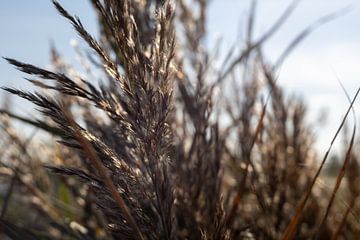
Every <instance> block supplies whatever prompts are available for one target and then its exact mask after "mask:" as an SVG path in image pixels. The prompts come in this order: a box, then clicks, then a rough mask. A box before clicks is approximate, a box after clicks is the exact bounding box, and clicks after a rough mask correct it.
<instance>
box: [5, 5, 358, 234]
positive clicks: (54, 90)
mask: <svg viewBox="0 0 360 240" xmlns="http://www.w3.org/2000/svg"><path fill="white" fill-rule="evenodd" d="M297 2H298V1H294V2H293V3H291V4H290V5H289V7H288V8H287V9H286V10H285V12H284V13H283V14H282V15H281V16H280V17H279V20H278V21H277V22H275V23H274V24H273V25H272V26H269V31H267V32H265V34H264V35H263V36H262V37H260V38H259V39H255V40H254V39H253V37H252V31H253V22H254V19H255V10H256V7H255V6H256V2H255V1H254V3H253V5H252V8H251V10H250V12H251V14H250V16H249V19H248V26H247V29H245V30H244V31H245V32H246V36H247V39H245V40H244V42H243V47H242V49H241V51H239V52H237V51H234V50H233V49H232V50H231V51H230V53H229V54H228V55H227V57H226V61H225V62H223V63H221V64H215V63H214V62H215V59H216V57H217V49H210V50H208V49H206V48H205V47H204V38H205V36H206V17H207V16H206V9H207V7H208V2H207V1H206V0H192V1H185V0H177V1H175V4H174V3H172V2H168V1H162V0H147V1H145V0H139V1H130V0H125V1H116V0H109V1H101V0H91V3H92V5H93V7H94V9H95V10H96V12H97V15H98V19H99V26H100V29H101V34H100V37H98V38H95V37H93V36H92V35H91V34H89V33H88V32H87V30H86V29H85V28H84V26H83V25H82V23H81V21H80V19H78V18H77V17H75V16H73V15H71V14H70V13H68V12H67V11H66V10H65V9H63V8H62V7H61V5H60V4H59V3H57V2H56V1H54V5H55V7H56V8H57V10H58V11H59V13H60V14H61V15H63V16H64V17H65V18H66V19H67V20H69V21H70V23H71V24H72V25H73V27H74V29H75V30H76V31H77V33H78V34H79V35H80V36H81V37H82V39H83V40H84V42H86V43H87V44H88V47H89V48H90V49H91V50H92V52H90V53H89V52H85V51H81V50H79V54H82V55H81V56H82V63H83V64H84V66H85V69H86V73H87V74H86V76H84V75H81V74H77V73H76V71H75V70H74V69H73V68H71V67H70V66H69V65H68V64H66V63H65V62H64V61H63V59H62V57H61V56H60V54H59V53H58V52H57V51H56V50H55V49H52V52H51V59H52V66H53V68H52V69H51V71H50V70H46V69H43V68H40V67H37V66H33V65H31V64H27V63H22V62H19V61H17V60H13V59H7V61H8V62H9V63H10V64H12V65H14V66H15V67H16V68H17V69H19V70H20V71H22V72H24V73H26V74H28V75H29V76H28V77H27V78H26V79H27V80H28V81H30V82H32V83H33V84H34V85H35V86H36V87H37V88H38V89H39V90H38V91H35V92H27V91H22V90H17V89H12V88H6V87H4V90H6V91H7V92H10V93H12V94H15V95H18V96H20V97H22V98H25V99H27V100H28V101H30V102H32V103H33V104H35V105H36V108H37V110H38V111H40V112H41V114H42V117H41V118H39V119H35V118H31V117H27V116H19V115H16V114H14V113H13V111H12V110H11V108H10V106H9V105H6V106H4V107H3V108H2V109H1V115H0V116H1V134H2V136H4V137H2V138H1V143H0V156H1V161H0V164H1V167H0V178H1V189H0V203H1V205H0V206H1V208H0V211H1V212H0V214H1V215H0V230H1V234H3V235H2V237H4V238H5V239H6V238H7V237H8V238H10V239H14V240H17V239H22V240H23V239H29V240H31V239H82V240H90V239H209V240H210V239H214V240H215V239H357V237H358V236H360V224H359V213H360V212H359V204H360V200H359V198H358V195H359V187H358V185H357V184H356V183H357V182H358V180H359V174H360V168H359V166H358V161H357V157H356V155H355V154H354V153H353V151H352V147H353V145H354V138H355V127H354V131H353V134H352V137H351V136H350V137H351V141H350V142H349V143H348V144H347V145H346V147H345V148H347V151H346V152H345V153H344V156H343V159H342V164H341V169H338V170H337V174H336V176H335V178H334V179H336V180H335V183H334V184H333V185H334V187H333V185H330V187H331V188H332V187H333V189H332V190H330V191H329V190H327V189H324V188H322V187H320V186H319V185H318V184H316V183H317V181H318V180H319V174H320V172H321V171H322V168H323V166H324V163H325V162H326V160H327V158H328V153H327V154H326V155H325V157H324V158H323V159H321V158H320V159H319V154H315V150H314V148H313V145H314V139H313V133H312V129H311V128H310V126H309V125H308V124H307V122H306V121H305V115H306V107H305V106H304V104H303V103H302V102H301V100H299V99H297V98H291V97H288V96H287V95H286V94H284V92H283V90H282V89H281V88H280V87H279V86H278V85H277V84H276V70H277V68H278V67H279V66H280V65H281V62H282V61H283V60H284V59H285V58H286V56H287V55H288V54H289V52H290V51H291V50H292V49H293V48H294V47H295V46H296V45H297V44H298V43H299V42H300V41H301V40H302V39H303V38H304V37H306V36H307V35H308V34H309V33H310V32H311V31H312V30H313V29H314V28H315V27H317V26H318V25H320V24H323V23H325V22H327V21H329V20H331V19H333V18H334V17H336V16H337V14H338V13H336V14H331V15H328V16H325V17H323V18H320V19H319V21H318V22H316V23H314V25H311V26H309V27H308V28H306V29H305V30H304V31H302V32H300V34H299V35H297V36H295V38H294V41H293V42H291V43H290V44H289V46H288V47H285V48H284V49H285V51H284V54H283V55H282V56H281V58H280V59H279V61H277V62H276V63H275V64H270V63H268V62H267V61H266V59H265V58H264V56H263V55H262V52H261V47H262V45H263V43H264V42H265V41H266V40H267V39H269V38H270V37H271V36H272V35H273V34H274V33H275V32H276V31H277V30H278V29H279V28H280V27H281V25H282V24H283V23H284V22H285V21H286V19H287V17H288V16H289V15H290V13H291V12H292V11H293V10H294V9H295V7H296V4H297ZM175 5H176V7H175ZM192 9H195V10H192ZM237 44H239V43H237ZM99 76H100V77H99ZM97 79H101V80H100V81H98V80H97ZM355 99H356V96H355V97H354V100H355ZM354 100H351V99H350V101H352V102H351V105H350V107H349V109H348V110H347V113H346V115H345V117H344V120H343V122H342V123H341V125H340V126H339V129H338V131H337V132H336V134H335V136H334V139H335V138H336V137H337V136H338V135H339V132H340V130H341V129H342V128H343V125H344V122H345V120H346V118H347V115H348V114H349V112H350V113H351V107H352V103H353V101H354ZM15 121H20V122H22V124H28V125H32V126H34V127H35V129H38V130H41V131H43V132H47V133H49V134H48V135H46V136H44V135H42V138H44V139H46V142H44V141H39V140H40V139H38V138H35V139H33V138H32V136H30V137H29V136H27V137H24V136H25V135H26V134H24V133H23V132H21V130H20V129H16V128H14V122H15ZM36 136H38V135H36ZM330 141H331V139H329V143H330ZM332 143H333V141H331V145H330V148H329V151H330V150H331V146H332ZM320 156H321V155H320ZM321 160H322V162H321ZM319 163H321V166H318V165H319ZM340 185H341V188H340ZM339 189H341V191H340V190H339ZM0 237H1V235H0Z"/></svg>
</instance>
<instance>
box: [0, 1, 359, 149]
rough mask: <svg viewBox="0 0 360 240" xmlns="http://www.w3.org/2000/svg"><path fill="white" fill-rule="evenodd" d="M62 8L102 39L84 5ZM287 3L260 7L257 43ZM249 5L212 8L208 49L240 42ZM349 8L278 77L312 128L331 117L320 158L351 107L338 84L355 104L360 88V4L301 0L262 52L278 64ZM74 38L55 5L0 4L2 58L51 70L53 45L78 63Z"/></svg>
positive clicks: (9, 82)
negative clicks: (294, 43) (322, 21)
mask: <svg viewBox="0 0 360 240" xmlns="http://www.w3.org/2000/svg"><path fill="white" fill-rule="evenodd" d="M60 3H61V4H62V5H63V6H64V7H65V8H66V9H67V10H69V12H71V13H74V14H76V15H77V16H79V17H80V18H81V20H82V22H83V23H84V25H85V26H86V28H87V29H88V30H89V31H90V32H91V33H93V35H95V36H96V35H97V26H96V19H95V14H94V12H93V11H92V9H91V7H90V5H89V3H88V1H87V0H76V1H69V0H62V1H60ZM289 3H290V1H289V0H258V11H257V18H256V24H255V39H256V37H258V36H261V34H262V33H264V32H266V30H267V29H268V28H269V27H270V26H271V23H273V22H274V21H276V19H277V17H279V16H280V14H281V13H282V11H284V9H285V8H286V6H287V5H288V4H289ZM249 4H250V0H212V1H211V3H210V8H209V12H208V13H209V15H208V26H207V28H208V32H209V34H208V38H207V42H208V43H209V45H211V44H214V43H215V42H216V41H217V40H218V39H219V38H221V39H222V45H223V49H224V50H226V49H228V48H229V47H230V46H232V45H233V44H236V42H237V41H239V36H241V34H243V32H242V31H241V29H243V28H242V27H243V26H244V24H246V18H247V15H248V13H249ZM347 6H350V9H351V10H350V12H348V13H347V14H345V15H344V16H342V17H340V18H338V19H336V20H334V21H332V22H330V23H327V24H326V25H323V26H321V27H319V28H318V29H316V30H315V31H314V32H313V33H312V34H311V35H310V36H309V37H308V38H307V39H306V40H305V41H303V42H302V43H301V44H300V45H299V46H298V47H297V49H296V50H295V51H294V52H292V54H291V55H290V56H289V57H288V58H287V59H286V61H285V63H284V64H283V66H282V68H281V70H280V71H279V80H278V83H279V84H280V85H281V86H283V87H285V89H286V91H287V92H288V93H295V94H297V95H300V96H302V98H303V99H304V100H305V102H306V103H307V105H308V106H309V121H310V122H312V123H316V122H317V119H318V118H319V117H320V116H321V115H323V113H326V115H327V122H326V124H325V123H322V124H321V126H318V125H317V127H316V134H317V140H318V141H317V142H318V143H317V147H318V148H319V149H320V151H325V149H326V148H327V146H328V145H329V143H330V140H331V138H332V136H333V135H334V134H335V131H336V128H337V127H338V125H339V124H340V121H341V119H342V116H343V115H344V113H345V111H346V108H347V106H348V101H347V98H346V96H345V94H344V92H343V90H342V89H341V87H340V84H339V83H338V80H337V79H340V81H341V82H342V83H343V85H344V87H345V88H346V90H347V91H348V92H349V94H350V96H353V95H354V94H355V92H356V90H357V88H358V87H360V28H359V23H360V1H356V0H352V1H350V0H302V1H301V2H300V4H299V5H298V7H297V9H296V10H295V11H294V13H293V14H292V15H291V16H290V18H289V19H288V21H286V23H285V24H284V26H283V27H282V28H281V29H280V31H279V32H277V33H276V35H274V36H273V37H272V38H271V39H270V40H269V41H268V42H267V43H266V44H265V47H264V52H265V54H266V57H267V58H268V59H269V60H270V61H275V60H276V59H277V57H278V56H279V55H280V54H281V52H282V51H283V50H284V49H285V48H286V46H287V44H289V42H290V41H291V40H292V39H293V38H294V37H295V36H296V34H298V33H299V32H300V31H301V30H303V29H304V28H305V27H307V26H308V25H309V24H311V23H313V22H314V21H316V20H317V19H318V18H319V17H321V16H324V15H326V14H329V13H331V12H334V11H338V10H340V9H342V8H344V7H347ZM77 38H78V37H77V35H76V33H75V32H74V30H73V29H72V28H71V27H69V23H68V22H67V21H66V20H65V19H63V18H62V17H61V16H60V15H58V14H57V12H56V10H55V9H54V8H53V6H52V4H51V1H50V0H36V1H29V0H16V1H13V0H1V1H0V56H3V57H11V58H15V59H18V60H21V61H24V62H31V63H33V64H35V65H40V66H48V64H49V49H50V42H53V43H54V44H55V46H56V47H57V49H58V50H59V52H61V53H62V54H63V56H64V57H65V58H66V59H67V60H68V61H69V62H73V61H74V58H75V54H74V51H73V48H72V47H71V45H70V42H71V40H72V39H77ZM0 73H1V74H0V85H1V86H12V87H18V88H21V89H29V88H30V85H29V84H28V83H26V81H24V80H23V79H22V77H23V76H24V75H23V74H21V73H19V72H18V71H16V70H15V69H13V68H12V67H11V66H9V65H8V64H7V63H6V62H5V61H4V60H3V59H0ZM0 96H2V95H0ZM358 104H359V101H357V105H358ZM16 105H17V108H18V109H20V111H22V112H23V114H24V115H26V114H29V113H30V112H31V111H32V110H31V108H29V105H27V104H26V103H25V102H23V101H16ZM358 115H359V114H358ZM359 116H360V115H359Z"/></svg>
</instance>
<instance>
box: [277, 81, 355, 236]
mask: <svg viewBox="0 0 360 240" xmlns="http://www.w3.org/2000/svg"><path fill="white" fill-rule="evenodd" d="M359 92H360V88H358V90H357V91H356V94H355V96H354V98H353V99H352V101H351V104H350V106H349V108H348V109H347V111H346V113H345V116H344V117H343V119H342V121H341V123H340V126H339V127H338V129H337V131H336V133H335V135H334V137H333V139H332V140H331V142H330V146H329V148H328V149H327V151H326V153H325V155H324V158H323V160H322V162H321V164H320V167H319V168H318V170H317V172H316V174H315V176H314V177H313V179H312V181H311V183H310V186H309V188H308V190H307V192H306V193H305V195H304V196H303V199H302V200H301V201H300V204H299V206H298V207H297V209H296V211H295V214H294V216H293V217H292V219H291V221H290V223H289V224H288V225H287V227H286V229H285V231H284V234H283V236H282V239H283V240H292V239H294V236H295V234H296V230H297V225H298V224H299V221H300V219H301V217H302V214H303V211H304V208H305V205H306V203H307V201H308V199H309V197H310V195H311V192H312V189H313V187H314V185H315V183H316V180H317V179H318V177H319V175H320V172H321V170H322V169H323V167H324V164H325V162H326V160H327V158H328V156H329V153H330V151H331V149H332V147H333V144H334V142H335V140H336V139H337V137H338V135H339V133H340V131H341V129H342V128H343V126H344V124H345V121H346V119H347V117H348V115H349V113H350V111H351V110H352V109H353V105H354V103H355V100H356V99H357V97H358V95H359Z"/></svg>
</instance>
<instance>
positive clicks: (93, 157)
mask: <svg viewBox="0 0 360 240" xmlns="http://www.w3.org/2000/svg"><path fill="white" fill-rule="evenodd" d="M62 111H63V113H64V116H65V118H66V120H67V121H68V123H69V124H70V126H71V127H72V128H73V129H74V133H75V137H76V138H77V140H78V141H79V143H80V144H81V145H82V147H83V148H84V152H85V153H86V155H87V157H88V158H89V159H90V161H91V163H92V164H93V166H94V168H95V169H96V170H97V171H98V174H99V175H100V177H101V179H103V181H104V183H105V185H106V187H107V188H108V190H109V191H110V193H111V195H112V197H113V198H114V200H115V202H116V203H117V205H118V207H119V208H120V210H121V211H122V213H123V214H124V216H125V218H126V220H127V221H128V223H129V225H130V226H131V227H132V228H133V230H134V233H135V234H136V238H137V239H141V240H142V239H144V237H143V235H142V233H141V231H140V228H139V227H138V225H137V224H136V222H135V219H134V218H133V217H132V216H131V212H130V209H129V208H128V206H127V205H126V204H125V201H124V199H123V198H122V197H121V195H120V194H119V192H118V191H117V189H116V187H115V184H114V182H113V181H112V180H111V178H110V177H109V175H108V173H107V171H106V169H105V167H104V166H103V164H102V163H101V160H100V159H99V157H98V156H97V154H96V152H95V150H94V148H93V147H92V146H91V144H90V142H89V141H88V140H87V139H86V138H85V137H84V136H83V135H82V133H81V131H80V129H79V126H78V125H77V124H76V122H75V120H74V119H73V118H72V117H71V116H70V114H69V113H68V112H67V111H66V110H65V109H62Z"/></svg>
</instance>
